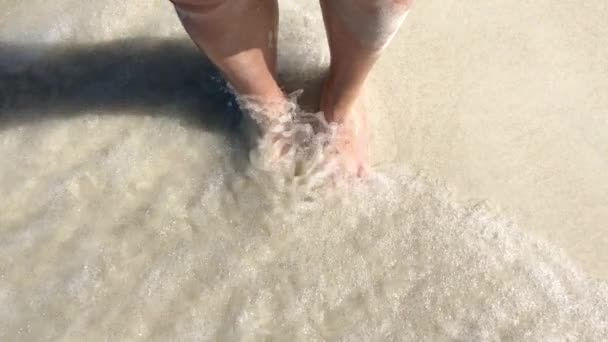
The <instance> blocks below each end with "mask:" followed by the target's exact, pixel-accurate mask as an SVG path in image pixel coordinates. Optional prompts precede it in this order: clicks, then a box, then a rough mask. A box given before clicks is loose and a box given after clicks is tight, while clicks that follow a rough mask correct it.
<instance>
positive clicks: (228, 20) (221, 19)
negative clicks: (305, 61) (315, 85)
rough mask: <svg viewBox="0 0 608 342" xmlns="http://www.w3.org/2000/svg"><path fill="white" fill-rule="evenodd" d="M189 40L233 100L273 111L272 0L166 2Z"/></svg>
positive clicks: (277, 94)
mask: <svg viewBox="0 0 608 342" xmlns="http://www.w3.org/2000/svg"><path fill="white" fill-rule="evenodd" d="M172 2H173V3H174V5H175V7H176V10H177V13H178V15H179V18H180V19H181V21H182V23H183V25H184V27H185V28H186V31H187V32H188V34H190V37H191V38H192V40H194V42H195V43H196V44H197V45H198V47H199V48H200V49H201V50H203V51H204V52H205V54H206V55H207V56H208V57H209V59H210V60H211V61H212V62H213V63H214V64H215V65H216V66H217V67H218V68H219V69H220V70H221V71H222V73H223V74H224V75H225V77H226V79H227V80H228V82H230V84H231V85H232V86H233V87H234V89H235V90H236V92H237V93H238V94H239V95H247V96H250V97H253V98H255V99H257V100H258V101H259V102H260V104H262V105H265V106H267V107H268V108H267V109H268V114H269V115H273V114H277V113H273V111H278V110H279V109H278V108H277V104H278V103H281V102H282V101H283V99H284V95H283V92H282V91H281V89H280V87H279V86H278V85H277V82H276V70H275V69H276V37H277V25H278V5H277V2H276V0H172Z"/></svg>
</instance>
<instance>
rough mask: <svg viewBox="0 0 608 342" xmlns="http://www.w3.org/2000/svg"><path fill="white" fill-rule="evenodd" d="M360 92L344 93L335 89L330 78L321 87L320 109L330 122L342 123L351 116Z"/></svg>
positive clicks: (342, 89) (342, 90) (338, 88)
mask: <svg viewBox="0 0 608 342" xmlns="http://www.w3.org/2000/svg"><path fill="white" fill-rule="evenodd" d="M359 93H360V91H345V90H344V88H340V87H337V86H336V85H335V83H334V82H333V81H332V79H331V77H329V78H328V79H327V81H326V82H325V84H324V86H323V92H322V95H321V96H322V98H321V105H320V109H321V111H323V113H324V115H325V118H326V119H327V120H328V121H330V122H338V123H342V122H344V121H346V120H347V119H348V118H349V116H351V115H353V114H352V113H353V112H355V110H354V109H355V108H356V106H357V102H358V97H359V95H360V94H359Z"/></svg>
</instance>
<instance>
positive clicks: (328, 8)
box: [321, 0, 412, 173]
mask: <svg viewBox="0 0 608 342" xmlns="http://www.w3.org/2000/svg"><path fill="white" fill-rule="evenodd" d="M411 2H412V0H321V7H322V9H323V17H324V20H325V26H326V30H327V36H328V41H329V47H330V52H331V66H330V70H329V75H328V77H327V79H326V81H325V85H324V89H323V94H322V99H321V110H322V111H323V112H324V113H325V116H326V118H327V119H328V120H329V121H334V122H338V123H341V124H342V126H343V127H342V128H343V131H344V132H343V133H344V134H343V136H344V138H345V139H344V141H342V146H341V148H342V149H343V150H344V151H341V152H343V154H344V155H345V157H346V158H347V159H348V161H347V163H348V164H350V165H347V167H348V168H349V169H351V170H352V169H353V168H355V170H356V172H358V173H360V172H361V169H362V168H364V167H365V164H366V162H367V160H366V159H367V131H366V117H365V112H364V110H362V109H361V108H360V104H359V100H360V97H361V92H362V90H363V86H364V84H365V80H366V79H367V76H368V75H369V73H370V71H371V70H372V68H373V66H374V64H375V63H376V61H377V60H378V58H379V57H380V55H381V52H382V50H383V49H384V48H385V47H386V46H387V45H388V43H389V41H390V40H391V38H392V37H393V35H394V34H395V33H396V31H397V30H398V28H399V26H400V25H401V23H402V22H403V19H404V18H405V16H406V15H407V12H408V10H409V7H410V5H411ZM339 148H340V147H339Z"/></svg>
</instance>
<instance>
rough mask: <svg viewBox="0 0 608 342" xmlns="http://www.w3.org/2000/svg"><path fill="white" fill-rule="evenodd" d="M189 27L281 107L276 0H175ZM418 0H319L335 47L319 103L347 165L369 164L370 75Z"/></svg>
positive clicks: (243, 85) (238, 83)
mask: <svg viewBox="0 0 608 342" xmlns="http://www.w3.org/2000/svg"><path fill="white" fill-rule="evenodd" d="M173 3H174V4H175V6H176V9H177V12H178V14H179V17H180V19H181V20H182V23H183V24H184V27H185V28H186V30H187V31H188V33H189V34H190V36H191V37H192V39H193V40H194V42H195V43H196V44H197V45H198V46H199V48H201V50H203V51H204V52H205V53H206V54H207V56H208V57H209V58H210V59H211V61H212V62H213V63H214V64H216V65H217V66H218V68H219V69H220V70H222V72H223V73H224V75H225V77H226V78H227V80H228V81H229V82H230V84H231V85H232V86H233V87H234V89H235V90H236V92H237V93H239V94H240V95H248V96H252V97H254V98H257V99H258V101H260V102H261V104H262V105H266V107H267V108H268V109H267V112H268V115H269V116H271V117H272V116H277V115H280V113H281V109H282V107H281V100H282V99H284V94H283V93H282V91H281V88H280V87H279V85H278V84H277V81H276V56H277V51H276V48H277V45H276V42H275V41H274V40H275V39H276V36H277V25H278V5H277V3H276V1H272V0H173ZM411 3H412V0H321V7H322V9H323V18H324V22H325V27H326V31H327V36H328V41H329V47H330V52H331V66H330V70H329V74H328V76H327V79H326V80H325V83H324V86H323V91H322V95H321V100H320V104H319V106H320V109H321V110H322V111H323V112H324V114H325V117H326V118H327V120H328V121H330V122H336V123H338V124H339V134H338V136H337V137H336V141H335V142H334V143H335V146H336V147H337V149H338V152H339V158H340V160H341V161H342V162H343V165H344V166H345V168H346V169H347V170H348V171H349V172H352V173H356V174H359V175H362V174H364V173H365V170H366V169H367V168H368V165H369V161H368V160H369V156H368V139H369V136H368V127H367V122H368V120H367V113H366V111H365V109H364V108H363V106H362V104H361V98H362V96H361V94H362V92H363V88H364V84H365V80H366V79H367V76H368V75H369V73H370V71H371V70H372V68H373V66H374V64H375V63H376V61H377V60H378V58H379V57H380V55H381V52H382V50H383V49H384V48H385V47H386V46H387V45H388V43H389V42H390V40H391V39H392V37H393V36H394V34H395V33H396V32H397V30H398V28H399V26H400V25H401V23H402V22H403V20H404V18H405V16H406V15H407V13H408V10H409V8H410V6H411Z"/></svg>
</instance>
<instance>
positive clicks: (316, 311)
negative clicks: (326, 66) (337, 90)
mask: <svg viewBox="0 0 608 342" xmlns="http://www.w3.org/2000/svg"><path fill="white" fill-rule="evenodd" d="M100 6H101V5H100ZM125 6H127V5H125ZM131 6H132V5H131ZM155 6H157V5H154V6H152V5H150V6H149V7H145V6H142V8H141V9H140V10H139V11H140V12H134V11H133V10H131V11H127V13H128V15H125V16H118V15H117V12H119V11H121V10H124V9H122V8H114V9H110V8H109V7H103V11H101V12H100V13H102V14H101V15H100V17H102V18H113V21H109V22H108V21H106V22H105V24H104V25H100V26H101V27H103V29H102V30H98V31H96V30H94V29H93V28H89V27H88V26H87V25H89V23H90V25H91V26H92V27H93V26H95V25H94V24H95V20H98V19H99V18H97V17H95V18H92V19H91V20H89V21H85V20H83V21H82V23H81V26H80V27H81V31H80V32H79V31H78V30H77V29H75V28H74V26H71V25H64V26H62V27H63V29H62V30H59V29H55V28H54V29H52V30H49V31H48V32H49V33H48V36H45V35H44V34H42V33H40V35H37V34H36V32H35V30H33V29H31V28H30V29H28V30H30V32H27V30H25V29H24V30H23V31H21V33H19V32H18V31H19V29H18V28H16V26H15V27H13V28H12V29H11V30H9V29H7V28H3V29H4V30H3V31H2V32H3V34H5V35H8V33H7V32H9V31H10V32H9V33H10V34H11V36H12V37H14V38H15V39H14V41H12V42H11V43H10V44H8V43H2V47H3V49H4V51H10V53H5V54H3V55H2V56H0V58H2V60H0V62H2V68H1V69H0V95H2V97H1V98H0V99H1V100H2V102H1V103H0V110H1V112H0V120H1V121H0V155H2V156H3V159H2V165H0V193H1V194H2V196H0V339H1V340H3V341H4V340H6V341H11V340H19V341H24V340H58V339H59V340H142V341H143V340H146V341H148V340H210V341H215V340H264V339H267V340H285V339H295V340H304V341H311V340H312V341H314V340H363V341H370V340H372V341H373V340H388V341H391V340H412V341H413V340H421V339H422V340H590V341H599V340H603V339H606V337H608V287H607V285H606V284H605V283H601V282H596V281H594V280H592V279H591V278H589V277H588V276H587V275H586V274H585V273H584V272H582V271H581V270H580V269H579V267H578V266H577V265H576V264H575V263H574V262H572V260H571V259H570V258H569V257H568V256H566V255H564V254H563V252H560V251H559V250H558V249H557V248H555V247H554V246H552V245H550V244H548V243H546V242H544V241H542V240H540V239H538V238H536V237H534V236H533V235H532V234H530V233H529V232H528V231H527V230H525V229H522V228H521V227H520V225H518V224H516V223H514V222H511V220H509V219H508V215H505V214H502V213H500V212H499V211H498V210H495V209H492V205H491V204H486V203H484V202H475V203H461V201H460V200H459V199H457V198H454V197H453V196H451V195H450V194H449V192H448V191H446V190H445V189H444V187H443V186H442V185H441V184H440V182H438V181H436V180H434V179H433V178H432V177H429V176H426V175H425V174H424V173H422V172H420V171H417V170H416V169H414V168H413V167H410V166H408V165H407V164H405V163H400V162H397V163H386V164H385V165H383V166H382V167H379V168H377V169H376V170H375V171H374V173H372V174H371V175H370V177H369V179H367V180H365V181H353V180H348V179H341V178H339V177H338V178H336V175H335V174H334V173H333V172H331V170H332V169H331V163H330V162H331V157H328V155H327V154H324V153H319V151H321V150H320V149H319V148H317V147H320V146H322V145H324V142H325V139H323V135H322V134H316V135H312V134H311V132H312V131H313V130H311V129H309V128H308V126H307V124H305V123H300V124H298V125H291V126H289V127H282V130H281V131H280V132H300V133H301V134H292V135H284V136H283V138H284V139H287V140H289V139H293V140H289V142H290V146H291V147H292V149H293V150H292V151H294V153H287V154H286V155H283V156H282V157H281V158H279V160H278V163H274V164H273V163H272V162H273V159H272V158H271V160H266V159H264V158H265V156H268V155H269V154H268V153H267V152H268V151H267V150H268V149H270V148H271V147H270V146H269V145H265V144H261V145H260V147H259V148H258V149H254V150H253V151H251V152H250V151H249V148H248V146H249V144H248V142H247V141H246V139H245V138H246V137H247V136H249V135H248V134H246V133H250V131H249V129H250V128H249V127H250V126H248V125H247V124H246V122H245V121H244V120H243V119H242V117H241V115H240V113H239V111H238V110H237V101H235V99H234V98H233V97H232V96H231V95H230V94H229V92H228V91H227V89H226V87H225V86H224V84H223V83H222V81H221V80H220V79H219V77H218V75H217V73H215V71H214V70H213V69H212V68H211V67H210V66H209V65H208V63H206V62H205V61H204V60H202V59H201V58H199V55H198V53H197V52H196V51H195V50H194V49H193V47H192V45H191V44H190V43H189V42H188V41H187V40H184V39H182V38H183V37H182V38H179V39H178V38H176V37H173V36H172V35H174V34H175V35H177V34H178V32H181V31H180V28H179V26H178V24H177V22H176V21H169V19H166V18H169V15H168V14H166V13H165V12H164V11H161V10H160V9H158V8H160V7H159V6H160V5H158V6H157V7H155ZM15 8H16V10H15V11H17V12H18V11H20V7H18V6H15ZM58 8H60V9H61V6H59V7H58ZM37 10H38V11H39V13H42V14H39V17H40V18H48V17H49V13H53V11H54V9H53V6H51V5H48V6H47V7H44V6H42V5H41V6H40V7H39V8H38V9H37ZM289 10H290V8H287V11H288V12H289ZM146 11H148V12H150V13H151V14H150V18H156V19H155V20H157V21H162V22H168V23H169V22H170V23H171V24H170V25H169V24H167V26H166V27H163V28H162V30H161V31H163V32H164V33H166V36H162V34H159V36H162V37H154V38H146V39H142V38H137V39H135V38H129V36H131V35H137V33H139V31H138V30H142V31H145V29H151V28H152V27H155V25H157V24H156V23H155V21H154V20H151V19H148V21H146V20H143V19H142V22H143V23H147V24H141V23H140V24H137V25H140V26H141V27H140V26H137V25H135V24H130V23H129V18H132V17H133V18H134V17H137V16H136V15H135V13H139V14H140V15H141V16H142V17H146V16H145V13H147V12H146ZM43 12H44V13H43ZM163 15H165V16H166V17H163ZM288 15H289V13H288ZM287 17H288V18H289V16H287ZM99 20H100V19H99ZM163 20H164V21H163ZM298 20H300V21H302V22H303V23H301V24H302V25H303V26H306V25H307V24H306V22H307V21H308V20H313V19H310V18H307V17H306V16H302V17H301V18H299V19H298ZM317 20H318V19H317ZM41 25H42V24H41ZM130 25H135V26H130ZM145 25H148V26H145ZM308 25H310V24H308ZM312 26H314V27H316V28H317V29H318V25H312ZM53 32H54V33H53ZM125 32H126V33H125ZM164 33H163V34H164ZM283 34H284V37H285V35H286V36H287V37H289V36H290V35H294V34H295V33H293V32H292V31H288V32H286V33H283ZM90 36H94V39H93V40H98V41H99V42H98V44H95V45H93V44H92V43H91V42H90V41H89V38H90ZM41 37H42V38H41ZM57 37H59V38H60V39H59V38H57ZM108 37H111V38H112V39H117V38H124V39H122V40H111V41H107V38H108ZM55 40H59V42H57V41H55ZM294 44H295V43H294ZM300 44H313V43H311V42H310V41H309V42H306V41H304V43H302V41H300ZM168 51H170V53H168ZM304 57H305V58H304V60H305V61H307V62H308V64H306V63H303V64H296V63H295V62H291V63H293V64H290V60H289V59H287V60H286V61H284V62H283V68H285V69H288V70H291V73H292V74H288V73H287V74H284V75H283V77H284V78H285V79H287V81H290V78H294V79H298V78H299V79H304V81H306V82H304V86H306V85H307V84H308V83H307V81H308V80H313V79H314V78H315V75H316V74H315V72H316V71H318V70H317V69H318V68H321V66H322V65H323V63H325V62H326V59H324V56H323V55H322V53H320V54H319V55H315V53H310V54H308V55H306V56H304ZM303 65H304V66H308V67H311V66H312V69H313V70H312V71H310V70H308V71H302V70H299V69H298V67H300V68H302V67H303ZM315 70H316V71H315ZM298 75H299V76H302V77H297V76H298ZM311 82H312V83H314V82H313V81H311ZM293 114H294V116H295V117H296V118H302V117H303V115H306V111H303V110H300V109H297V108H293ZM306 118H307V120H305V121H307V122H309V121H313V122H314V123H315V124H314V126H315V128H316V131H319V127H320V126H322V124H319V123H318V122H317V121H315V120H314V116H307V117H306ZM321 131H323V132H331V130H327V129H326V130H321ZM328 134H330V133H328ZM254 138H255V137H254ZM315 139H316V140H315ZM379 139H382V137H379ZM266 142H267V141H266ZM297 151H300V152H302V153H295V152H297ZM250 161H253V163H251V162H250ZM275 161H276V160H275ZM328 161H329V162H328Z"/></svg>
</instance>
